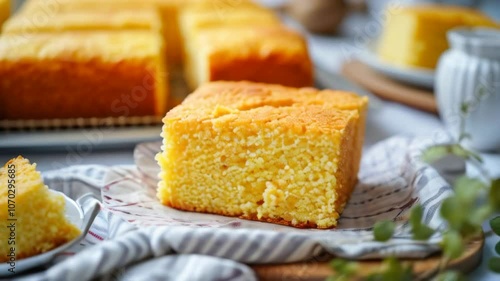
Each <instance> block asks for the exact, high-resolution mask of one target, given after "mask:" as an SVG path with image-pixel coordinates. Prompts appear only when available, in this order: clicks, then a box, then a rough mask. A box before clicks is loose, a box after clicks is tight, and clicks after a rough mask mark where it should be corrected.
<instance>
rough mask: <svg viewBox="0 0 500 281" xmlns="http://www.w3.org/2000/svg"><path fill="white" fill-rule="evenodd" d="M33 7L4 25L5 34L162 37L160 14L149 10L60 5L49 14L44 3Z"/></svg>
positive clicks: (152, 8)
mask: <svg viewBox="0 0 500 281" xmlns="http://www.w3.org/2000/svg"><path fill="white" fill-rule="evenodd" d="M32 3H38V5H34V4H30V5H28V7H25V8H24V9H23V10H22V12H20V13H17V14H16V15H14V16H13V17H12V18H10V19H9V20H8V21H7V22H6V23H5V24H4V26H3V33H4V34H5V33H9V34H31V33H35V32H62V31H85V30H89V31H92V30H123V29H127V30H150V31H156V32H159V33H160V34H163V33H164V31H163V22H162V19H161V17H160V13H159V12H158V10H157V9H156V8H154V7H152V6H151V7H146V6H143V7H133V8H132V7H131V8H128V7H111V6H106V5H104V6H101V5H100V6H94V5H90V6H83V5H82V6H81V7H80V6H76V7H73V6H71V5H60V6H56V7H51V9H50V10H49V7H45V6H44V5H43V4H44V2H32ZM55 3H58V2H55ZM44 9H47V10H44Z"/></svg>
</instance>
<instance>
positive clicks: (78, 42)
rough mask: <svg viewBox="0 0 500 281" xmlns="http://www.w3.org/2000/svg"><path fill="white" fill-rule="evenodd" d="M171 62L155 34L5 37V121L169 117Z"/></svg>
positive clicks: (0, 103)
mask: <svg viewBox="0 0 500 281" xmlns="http://www.w3.org/2000/svg"><path fill="white" fill-rule="evenodd" d="M164 61H165V58H164V46H163V39H162V36H161V35H160V34H158V33H157V32H151V31H113V32H104V31H102V32H97V31H96V32H65V33H60V34H52V33H40V34H32V35H29V36H24V35H10V34H9V35H2V36H0V120H2V119H7V120H27V119H34V120H39V119H54V118H63V119H64V118H92V117H98V118H105V117H146V116H148V117H149V116H153V117H154V116H163V115H164V114H165V112H166V106H167V98H168V92H167V89H166V72H165V69H164V67H165V65H164ZM160 118H161V117H160Z"/></svg>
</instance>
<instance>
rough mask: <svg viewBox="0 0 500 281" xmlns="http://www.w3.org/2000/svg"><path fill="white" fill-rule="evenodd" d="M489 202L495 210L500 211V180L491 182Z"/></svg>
mask: <svg viewBox="0 0 500 281" xmlns="http://www.w3.org/2000/svg"><path fill="white" fill-rule="evenodd" d="M489 201H490V204H491V205H493V207H494V208H495V210H497V211H500V179H495V180H493V181H492V182H491V187H490V194H489Z"/></svg>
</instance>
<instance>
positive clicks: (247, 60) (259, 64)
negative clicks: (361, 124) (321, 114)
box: [185, 25, 314, 89]
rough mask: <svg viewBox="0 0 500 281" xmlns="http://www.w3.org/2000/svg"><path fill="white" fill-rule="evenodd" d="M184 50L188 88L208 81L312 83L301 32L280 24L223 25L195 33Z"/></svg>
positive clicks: (306, 49)
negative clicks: (189, 48)
mask: <svg viewBox="0 0 500 281" xmlns="http://www.w3.org/2000/svg"><path fill="white" fill-rule="evenodd" d="M191 40H192V41H191V42H190V44H192V46H196V48H192V49H191V50H187V51H188V53H187V54H186V56H187V57H188V59H187V60H186V62H187V63H188V64H189V65H187V66H186V68H185V69H186V70H187V71H188V72H187V73H186V80H187V82H188V85H189V86H190V87H191V88H193V89H194V88H196V87H198V86H200V85H202V84H203V83H206V82H209V81H220V80H226V81H242V80H248V81H254V82H263V83H273V84H281V85H286V86H293V87H308V86H312V84H313V80H314V74H313V66H312V62H311V59H310V57H309V52H308V48H307V43H306V41H305V39H304V38H303V37H302V35H300V34H298V33H296V32H294V31H292V30H289V29H287V28H285V27H283V26H260V25H249V26H224V27H214V28H210V29H203V30H200V31H199V32H198V33H196V34H195V35H194V36H193V38H192V39H191Z"/></svg>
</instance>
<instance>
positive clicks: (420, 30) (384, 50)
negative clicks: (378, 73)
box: [378, 5, 499, 69]
mask: <svg viewBox="0 0 500 281" xmlns="http://www.w3.org/2000/svg"><path fill="white" fill-rule="evenodd" d="M458 26H485V27H496V28H498V27H499V25H498V24H497V23H496V22H495V21H494V20H492V19H490V18H488V17H487V16H486V15H484V14H482V13H481V12H479V11H477V10H474V9H469V8H464V7H459V6H445V5H418V6H406V7H399V8H398V9H389V10H388V11H387V21H386V23H385V25H384V30H383V32H382V35H381V39H380V41H379V46H378V54H379V56H380V58H381V59H382V60H384V61H386V62H388V63H391V64H395V65H400V66H416V67H423V68H431V69H433V68H435V67H436V65H437V62H438V59H439V57H440V56H441V54H442V53H443V52H444V51H445V50H446V49H448V42H447V39H446V32H447V31H448V30H450V29H452V28H454V27H458Z"/></svg>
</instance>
